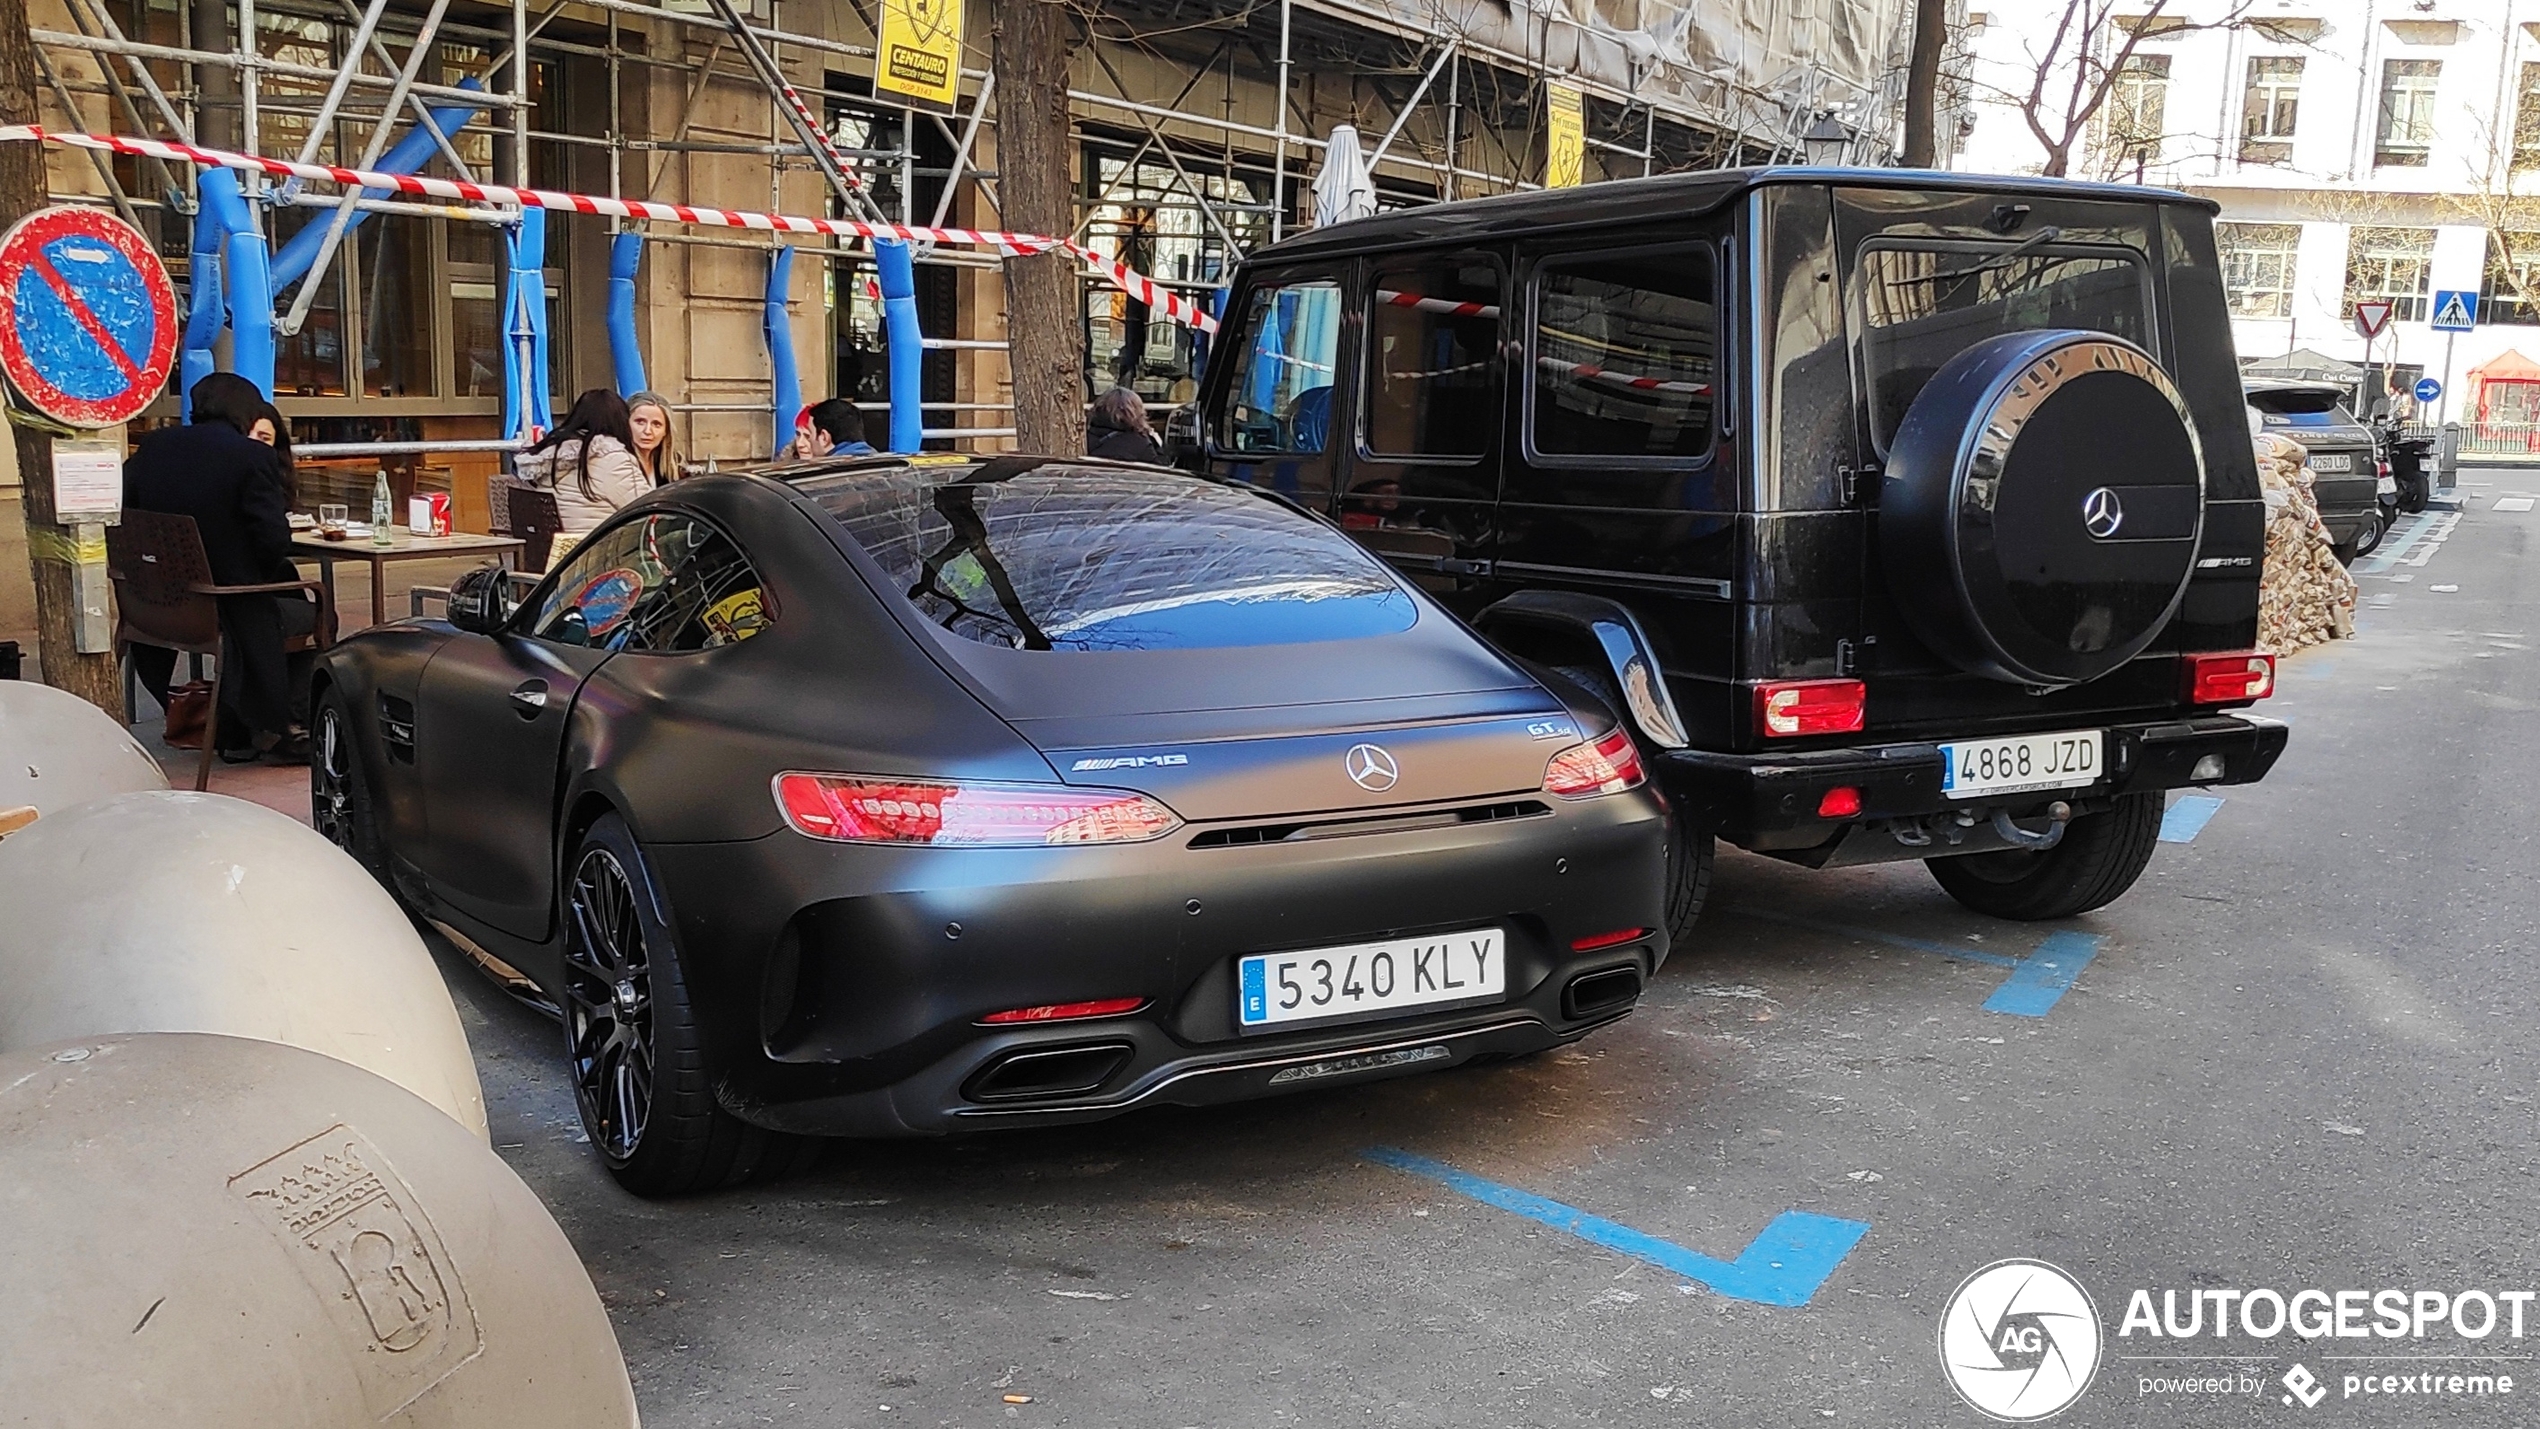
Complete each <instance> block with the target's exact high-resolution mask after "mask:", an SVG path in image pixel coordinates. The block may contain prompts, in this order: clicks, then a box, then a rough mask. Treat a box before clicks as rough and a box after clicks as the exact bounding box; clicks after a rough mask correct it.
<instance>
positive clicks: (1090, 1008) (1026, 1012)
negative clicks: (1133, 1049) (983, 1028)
mask: <svg viewBox="0 0 2540 1429" xmlns="http://www.w3.org/2000/svg"><path fill="white" fill-rule="evenodd" d="M1146 1005H1147V1000H1146V999H1145V998H1143V997H1106V998H1103V999H1101V1000H1099V1001H1096V1002H1048V1003H1043V1004H1042V1005H1040V1006H1039V1007H1012V1008H1008V1009H1006V1010H1005V1011H1003V1012H991V1013H989V1014H988V1015H987V1016H985V1017H982V1018H980V1019H979V1020H980V1021H981V1022H983V1023H987V1024H990V1025H994V1026H1000V1027H1002V1026H1005V1025H1006V1024H1008V1023H1014V1022H1076V1021H1080V1020H1082V1019H1084V1018H1087V1017H1118V1016H1120V1015H1121V1014H1122V1013H1124V1012H1135V1011H1137V1010H1138V1009H1139V1008H1141V1007H1144V1006H1146Z"/></svg>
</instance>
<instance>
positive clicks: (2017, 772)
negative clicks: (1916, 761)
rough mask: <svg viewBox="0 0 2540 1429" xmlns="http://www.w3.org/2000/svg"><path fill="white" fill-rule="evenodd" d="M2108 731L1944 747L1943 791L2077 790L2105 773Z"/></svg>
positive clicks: (1958, 795) (1966, 795)
mask: <svg viewBox="0 0 2540 1429" xmlns="http://www.w3.org/2000/svg"><path fill="white" fill-rule="evenodd" d="M2107 744H2108V735H2107V732H2106V731H2105V730H2097V729H2081V730H2071V731H2067V732H2066V733H2063V734H2020V735H2012V736H2010V737H2008V738H2004V739H1971V740H1965V741H1962V742H1960V743H1957V744H1944V745H1942V746H1941V747H1940V760H1941V771H1940V792H1941V793H1943V794H1946V795H1948V796H1949V797H1950V798H1952V799H1972V798H1975V797H1976V796H1977V795H1979V794H2027V793H2033V792H2036V791H2038V790H2042V789H2077V788H2080V787H2081V786H2082V785H2084V784H2095V783H2097V782H2098V781H2099V776H2100V775H2101V774H2103V773H2105V772H2106V771H2105V769H2104V767H2103V765H2104V759H2103V755H2104V754H2105V752H2106V749H2107Z"/></svg>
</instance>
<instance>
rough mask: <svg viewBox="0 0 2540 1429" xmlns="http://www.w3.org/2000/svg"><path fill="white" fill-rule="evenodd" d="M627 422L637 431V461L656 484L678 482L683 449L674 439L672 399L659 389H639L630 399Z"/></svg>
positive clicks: (628, 400) (628, 399) (627, 407)
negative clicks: (671, 416)
mask: <svg viewBox="0 0 2540 1429" xmlns="http://www.w3.org/2000/svg"><path fill="white" fill-rule="evenodd" d="M626 425H627V426H628V427H629V428H631V429H632V430H633V431H634V433H635V464H636V465H637V466H640V467H642V468H643V469H644V474H645V475H646V476H649V477H651V478H652V479H653V485H655V486H659V485H661V484H663V483H664V482H670V481H677V480H678V479H679V476H680V471H679V450H678V447H677V446H676V445H675V444H674V443H672V441H671V440H670V399H669V398H667V397H664V396H662V395H661V394H660V393H658V392H638V393H636V394H635V395H634V396H632V397H629V398H627V399H626Z"/></svg>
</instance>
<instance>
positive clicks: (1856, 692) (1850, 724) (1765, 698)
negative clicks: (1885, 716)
mask: <svg viewBox="0 0 2540 1429" xmlns="http://www.w3.org/2000/svg"><path fill="white" fill-rule="evenodd" d="M1868 700H1869V691H1868V689H1867V688H1866V687H1865V686H1863V685H1862V683H1861V682H1860V681H1859V680H1776V681H1774V682H1773V683H1771V684H1769V685H1757V686H1756V687H1755V724H1756V727H1757V728H1759V729H1761V730H1763V731H1764V733H1765V734H1766V735H1768V736H1770V737H1773V738H1776V739H1783V738H1789V737H1791V736H1794V735H1802V734H1850V733H1852V732H1853V731H1854V730H1856V729H1859V728H1860V727H1861V711H1862V707H1863V706H1864V705H1865V704H1867V703H1868Z"/></svg>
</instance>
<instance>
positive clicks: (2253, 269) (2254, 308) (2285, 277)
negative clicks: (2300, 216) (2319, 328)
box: [2214, 223, 2302, 318]
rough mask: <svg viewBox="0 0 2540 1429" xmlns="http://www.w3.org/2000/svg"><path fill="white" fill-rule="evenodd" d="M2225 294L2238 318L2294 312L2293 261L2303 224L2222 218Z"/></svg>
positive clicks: (2218, 229)
mask: <svg viewBox="0 0 2540 1429" xmlns="http://www.w3.org/2000/svg"><path fill="white" fill-rule="evenodd" d="M2214 243H2215V245H2216V246H2217V247H2219V248H2220V249H2221V250H2222V271H2223V293H2224V295H2225V296H2226V297H2227V298H2228V299H2229V300H2230V303H2231V315H2232V316H2233V317H2236V318H2289V317H2291V316H2293V263H2294V258H2295V256H2296V255H2297V254H2298V253H2299V252H2300V251H2301V247H2302V225H2300V224H2298V223H2217V224H2215V225H2214Z"/></svg>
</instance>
